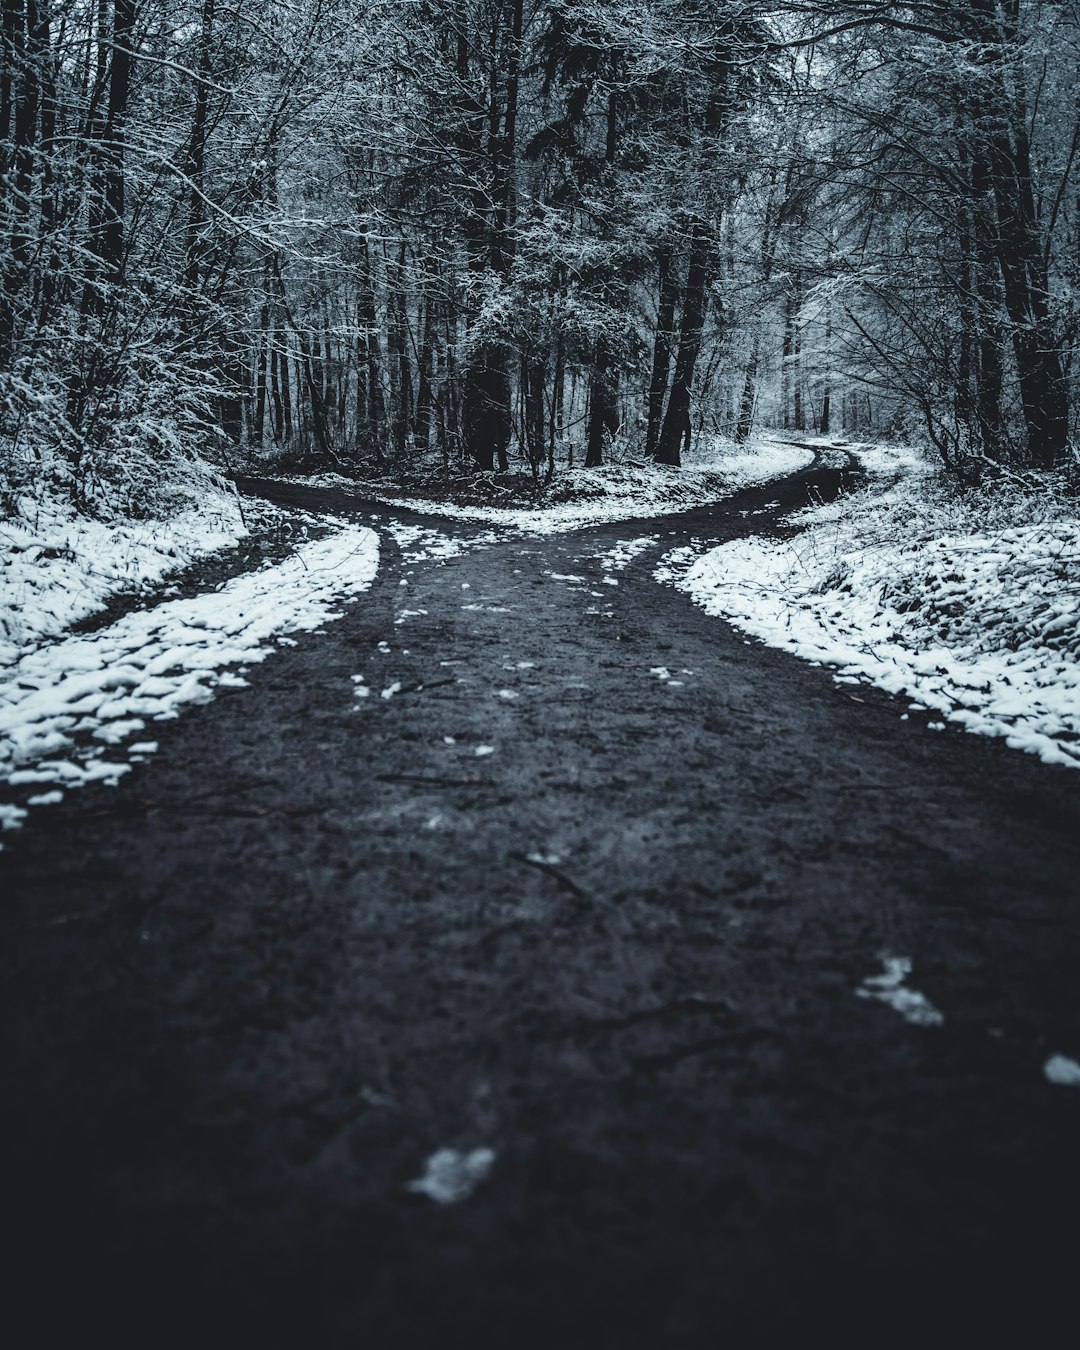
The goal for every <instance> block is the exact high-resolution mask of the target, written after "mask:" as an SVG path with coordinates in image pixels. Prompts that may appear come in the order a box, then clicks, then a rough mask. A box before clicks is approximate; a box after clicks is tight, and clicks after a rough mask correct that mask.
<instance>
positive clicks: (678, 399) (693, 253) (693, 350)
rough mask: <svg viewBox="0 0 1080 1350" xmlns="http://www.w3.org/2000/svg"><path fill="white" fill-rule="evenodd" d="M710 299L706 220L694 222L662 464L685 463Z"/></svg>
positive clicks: (662, 441) (662, 436)
mask: <svg viewBox="0 0 1080 1350" xmlns="http://www.w3.org/2000/svg"><path fill="white" fill-rule="evenodd" d="M708 298H709V231H708V228H707V226H706V223H705V221H704V220H702V219H701V218H700V217H698V218H697V219H696V220H695V221H694V225H693V230H692V232H691V237H690V262H689V265H688V267H687V271H686V290H685V292H684V295H683V306H682V317H681V320H680V324H679V350H678V354H677V355H676V357H675V373H674V375H673V376H672V380H671V393H670V395H669V396H668V406H667V413H666V414H665V416H664V423H663V426H662V428H661V431H660V439H659V442H658V443H657V447H656V460H657V462H658V463H659V464H673V465H678V464H680V463H681V462H682V460H681V457H680V454H679V447H680V445H681V444H682V442H683V440H684V439H685V437H686V429H687V427H688V426H689V424H690V394H691V390H692V388H693V383H694V368H695V367H696V365H697V359H698V353H699V352H700V350H701V333H702V329H703V328H704V326H705V311H706V308H707V306H708Z"/></svg>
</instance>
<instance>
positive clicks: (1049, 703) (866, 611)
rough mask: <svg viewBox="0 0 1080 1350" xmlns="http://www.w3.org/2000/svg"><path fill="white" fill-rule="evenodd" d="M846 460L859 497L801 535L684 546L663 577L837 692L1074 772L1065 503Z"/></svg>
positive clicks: (1075, 528)
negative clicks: (894, 701)
mask: <svg viewBox="0 0 1080 1350" xmlns="http://www.w3.org/2000/svg"><path fill="white" fill-rule="evenodd" d="M851 448H852V449H853V450H854V451H855V453H856V454H857V455H858V457H859V458H860V459H861V460H862V461H863V463H864V464H865V466H866V467H867V469H868V472H869V478H870V481H869V484H868V486H867V488H866V489H865V490H863V491H860V492H857V493H853V494H851V495H849V496H847V497H843V498H841V499H840V500H838V501H836V502H833V503H830V504H829V505H827V506H821V507H816V508H812V509H810V510H807V511H804V512H801V513H799V514H798V515H797V516H795V517H793V518H792V520H793V522H794V523H797V524H799V525H801V526H803V527H804V529H803V532H802V533H800V534H798V535H797V536H795V537H794V538H791V539H787V540H783V541H776V540H768V539H760V538H758V539H744V540H737V541H735V542H733V543H730V544H724V545H722V546H720V547H719V548H715V549H712V550H710V551H709V552H708V553H706V554H704V555H703V556H701V557H688V556H686V551H685V550H683V551H681V556H675V555H669V556H668V557H667V558H666V559H665V560H664V561H663V562H662V563H661V565H660V568H659V569H658V571H657V576H658V579H660V580H668V581H674V582H675V584H677V585H678V586H680V587H681V588H683V589H685V590H687V591H689V592H690V594H691V595H692V596H693V598H694V599H695V601H697V603H699V604H700V605H702V606H703V607H704V608H705V609H707V610H708V611H709V612H710V613H712V614H716V615H720V616H723V617H724V618H726V619H728V620H730V621H731V622H732V623H733V624H735V626H736V627H738V628H740V629H741V630H743V631H744V632H746V633H750V634H753V635H754V636H756V637H759V638H762V639H763V640H764V641H766V642H768V643H770V644H771V645H774V646H778V647H784V648H787V649H788V650H790V651H792V652H795V653H797V654H798V655H800V656H803V657H805V658H807V659H809V660H811V661H815V662H819V663H824V664H828V665H833V666H836V667H839V669H838V671H837V674H836V676H835V678H836V679H837V680H838V681H841V682H844V683H849V684H858V683H860V682H862V681H869V682H871V683H873V684H876V685H878V686H880V687H881V688H883V689H887V690H889V691H890V692H891V693H894V694H898V695H904V696H906V697H907V698H908V699H910V700H911V701H912V702H911V708H912V709H919V710H927V709H928V710H931V711H932V712H933V713H936V714H939V715H940V719H941V720H938V721H931V722H930V726H931V727H934V728H935V729H938V730H942V729H944V726H945V723H946V722H950V723H953V724H955V725H957V726H959V727H962V728H964V729H966V730H969V731H976V732H981V733H984V734H986V735H993V736H1002V737H1004V738H1005V739H1006V740H1007V742H1008V743H1009V744H1010V745H1013V746H1016V747H1018V748H1021V749H1024V750H1028V751H1032V752H1034V753H1035V754H1038V755H1040V756H1041V757H1042V759H1044V760H1045V761H1047V762H1048V763H1053V764H1065V765H1070V766H1073V767H1080V520H1078V518H1077V509H1076V504H1075V502H1074V503H1071V504H1070V503H1068V502H1065V501H1062V500H1061V499H1055V498H1053V497H1050V496H1044V497H1040V496H1030V497H1024V498H1021V499H1020V500H1017V499H1016V498H1015V497H1007V496H1006V495H1005V494H1000V495H999V496H997V497H995V496H994V495H993V494H991V493H983V494H965V495H963V496H961V495H959V494H957V493H954V492H951V491H949V490H948V488H947V486H946V485H945V484H943V483H942V482H941V480H940V475H938V474H937V473H936V471H935V470H934V467H933V465H932V464H931V463H929V462H927V461H924V460H921V459H920V457H919V456H917V455H915V454H913V452H910V451H908V452H901V451H897V450H894V449H891V448H889V447H866V446H863V447H851ZM904 715H905V716H906V715H907V714H906V713H905V714H904Z"/></svg>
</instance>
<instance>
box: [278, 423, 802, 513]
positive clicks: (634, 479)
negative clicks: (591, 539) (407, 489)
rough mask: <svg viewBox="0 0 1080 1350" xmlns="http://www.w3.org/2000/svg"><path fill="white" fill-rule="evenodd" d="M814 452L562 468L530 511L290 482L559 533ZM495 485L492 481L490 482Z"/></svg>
mask: <svg viewBox="0 0 1080 1350" xmlns="http://www.w3.org/2000/svg"><path fill="white" fill-rule="evenodd" d="M813 458H814V452H813V451H812V450H809V449H807V448H806V447H805V446H801V445H791V444H788V443H787V442H783V441H775V440H758V441H755V442H754V443H753V444H752V445H749V446H739V447H736V446H734V445H732V444H731V443H730V442H722V441H720V440H718V439H717V440H716V441H715V442H713V443H710V444H708V445H707V446H705V447H704V448H702V449H700V450H699V451H697V452H696V453H695V455H694V457H693V458H692V459H689V460H688V461H687V462H686V463H684V464H683V466H682V468H679V469H673V468H668V467H666V466H664V465H656V464H637V465H635V464H625V463H624V464H609V465H605V466H604V467H603V468H601V469H571V470H564V471H563V472H562V473H561V474H560V475H559V476H558V478H556V480H555V482H554V484H553V486H552V488H551V489H550V491H549V494H548V497H547V500H544V501H542V504H541V505H539V506H537V507H528V508H522V507H520V506H498V505H494V504H492V505H476V504H470V505H460V504H459V503H456V502H452V501H447V500H445V499H442V498H428V497H410V496H406V495H399V494H396V493H392V492H388V491H387V490H386V488H385V487H384V486H379V485H374V484H364V483H357V482H356V481H355V480H353V479H349V478H343V477H342V476H341V475H339V474H320V475H318V476H316V477H314V478H305V479H297V480H296V481H297V482H304V483H305V484H309V485H315V486H321V487H345V488H350V489H352V490H354V491H361V492H363V493H364V494H365V495H368V496H371V497H375V498H377V499H378V500H379V501H381V502H383V503H385V504H386V505H387V506H396V507H401V508H404V509H408V510H410V511H421V512H427V513H430V514H432V515H438V516H444V517H451V518H454V519H457V520H474V521H486V522H488V523H495V524H499V525H504V526H508V527H510V528H511V529H514V530H520V531H521V532H522V533H524V534H532V535H543V534H561V533H563V532H565V531H567V530H576V529H581V528H583V527H585V526H589V525H605V524H610V523H613V522H615V521H619V520H634V519H645V518H648V517H653V516H664V515H669V514H671V513H672V512H675V511H686V510H690V509H691V508H692V507H695V506H703V505H706V504H708V503H710V502H717V501H721V500H723V498H725V497H728V496H730V495H731V494H732V493H734V492H739V491H741V490H742V489H743V488H748V487H755V486H757V485H758V484H760V483H767V482H770V481H771V480H772V479H774V478H783V477H785V476H786V475H787V474H790V473H797V472H798V471H799V470H800V469H805V468H806V466H807V465H808V464H810V463H811V462H812V460H813ZM496 481H497V480H496Z"/></svg>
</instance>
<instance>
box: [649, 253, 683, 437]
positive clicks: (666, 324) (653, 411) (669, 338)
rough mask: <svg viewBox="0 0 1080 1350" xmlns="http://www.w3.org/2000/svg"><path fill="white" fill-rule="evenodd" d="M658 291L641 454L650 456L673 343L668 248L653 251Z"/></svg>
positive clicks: (673, 289) (674, 296) (673, 292)
mask: <svg viewBox="0 0 1080 1350" xmlns="http://www.w3.org/2000/svg"><path fill="white" fill-rule="evenodd" d="M656 261H657V268H658V272H659V283H660V294H659V299H658V303H657V311H656V337H655V339H654V341H653V359H652V374H651V376H650V378H649V393H648V402H647V405H646V413H645V416H646V423H645V455H646V457H647V458H648V459H652V458H653V457H654V456H655V454H656V445H657V442H658V441H659V439H660V425H661V422H662V421H663V416H664V396H665V395H666V394H667V384H668V375H669V374H670V372H671V352H672V347H673V344H674V326H675V306H676V304H677V303H678V299H679V283H678V278H677V277H676V274H675V267H674V260H673V258H672V251H671V249H670V248H662V249H660V250H659V252H658V253H657V259H656Z"/></svg>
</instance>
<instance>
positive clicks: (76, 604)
mask: <svg viewBox="0 0 1080 1350" xmlns="http://www.w3.org/2000/svg"><path fill="white" fill-rule="evenodd" d="M246 534H247V527H246V526H245V524H244V518H243V515H242V513H241V508H240V503H239V500H238V498H237V497H236V495H235V494H234V493H226V492H222V491H216V492H213V493H210V494H209V495H208V497H207V499H206V500H205V501H204V502H203V503H202V504H201V505H200V506H199V507H197V508H192V509H189V510H186V511H182V512H180V513H179V514H177V515H174V516H172V517H170V518H169V519H167V520H145V521H122V522H117V523H105V522H102V521H98V520H89V519H87V518H86V517H82V516H78V515H76V514H75V512H74V511H73V510H72V509H71V507H70V506H65V505H61V504H60V503H59V502H58V501H56V500H51V499H49V498H41V499H38V498H34V497H31V496H25V497H22V498H20V499H18V500H17V502H16V511H15V512H14V513H13V514H12V516H11V517H10V518H8V519H6V520H4V521H3V522H2V523H0V667H4V666H8V665H10V664H11V663H12V662H13V661H15V660H16V659H17V658H18V657H19V655H20V654H22V653H24V652H25V651H27V650H28V649H30V648H31V647H32V646H34V645H35V644H37V643H39V642H40V641H41V640H42V639H43V638H48V637H53V636H55V635H56V634H57V633H62V632H64V631H65V630H66V629H68V628H70V627H71V626H72V624H74V623H77V622H78V621H79V620H80V619H85V618H87V617H89V616H90V615H92V614H95V613H97V612H98V611H99V610H100V609H102V608H103V606H104V605H105V604H106V603H107V602H108V601H109V600H110V599H111V598H112V597H113V596H114V595H117V594H118V593H121V592H130V591H134V592H138V591H146V590H148V589H150V588H151V587H152V586H154V585H155V584H156V583H157V582H159V581H160V580H161V578H162V577H164V576H165V575H166V574H167V573H170V572H174V571H177V570H178V569H180V568H182V567H184V566H186V565H187V564H188V563H190V562H192V561H193V560H194V559H195V558H198V557H201V556H202V555H204V554H206V553H212V552H215V551H216V550H218V549H222V548H227V547H228V546H229V545H230V544H235V543H236V542H237V541H238V540H239V539H241V538H243V537H244V536H245V535H246Z"/></svg>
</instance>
